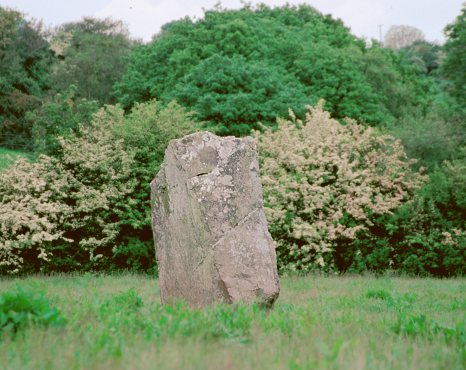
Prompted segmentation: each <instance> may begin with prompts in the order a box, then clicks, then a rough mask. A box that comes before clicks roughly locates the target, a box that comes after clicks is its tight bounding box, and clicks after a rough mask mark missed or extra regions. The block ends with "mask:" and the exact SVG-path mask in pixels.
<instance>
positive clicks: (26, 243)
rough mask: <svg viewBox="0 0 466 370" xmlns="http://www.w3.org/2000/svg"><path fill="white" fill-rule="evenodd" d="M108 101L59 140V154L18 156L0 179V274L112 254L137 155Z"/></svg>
mask: <svg viewBox="0 0 466 370" xmlns="http://www.w3.org/2000/svg"><path fill="white" fill-rule="evenodd" d="M118 120H123V111H122V110H120V109H118V108H113V107H107V108H105V109H101V110H100V111H99V112H98V113H96V114H95V116H94V119H93V122H92V124H91V125H90V126H88V127H82V128H81V129H80V130H79V132H78V133H76V134H75V135H72V136H70V137H69V138H66V139H64V138H62V139H61V140H60V142H61V156H60V157H48V156H40V157H39V159H38V161H37V162H35V163H28V162H27V161H25V160H19V161H18V162H16V164H15V165H14V166H12V167H10V168H9V169H7V170H6V171H5V172H4V173H2V177H1V179H0V193H1V194H2V199H1V202H0V230H1V233H0V272H2V273H5V272H8V273H17V272H20V271H28V270H33V271H37V270H40V269H42V270H45V271H48V270H60V271H69V270H76V269H82V268H90V267H91V266H94V265H96V262H97V261H98V260H99V259H101V258H104V257H106V258H108V257H110V256H111V255H112V248H113V246H114V243H115V241H116V240H117V237H118V236H119V231H120V221H119V219H120V215H122V214H123V211H124V208H123V205H124V204H126V203H127V200H126V198H128V197H129V196H130V194H131V193H132V190H133V188H134V183H135V179H134V178H132V175H131V163H132V155H131V154H129V153H127V152H126V151H125V148H124V145H123V142H122V141H121V140H115V138H114V136H113V135H112V131H111V127H112V126H113V125H114V124H115V122H116V121H118Z"/></svg>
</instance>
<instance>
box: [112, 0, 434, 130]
mask: <svg viewBox="0 0 466 370" xmlns="http://www.w3.org/2000/svg"><path fill="white" fill-rule="evenodd" d="M367 54H369V49H367V48H366V46H365V43H364V42H363V41H362V40H360V39H357V38H356V37H354V36H353V35H351V33H350V32H349V29H347V28H346V27H345V26H344V25H343V23H342V22H341V21H339V20H335V19H333V18H332V17H330V16H324V15H322V14H321V13H319V12H318V11H317V10H315V9H314V8H312V7H309V6H306V5H301V6H290V5H287V6H284V7H279V8H269V7H267V6H265V5H259V6H257V7H255V8H254V7H252V6H245V7H244V8H243V9H240V10H225V9H221V8H219V7H217V8H215V9H214V10H211V11H207V12H206V13H205V15H204V18H203V19H200V20H197V21H193V20H191V19H189V18H186V19H183V20H180V21H175V22H171V23H169V24H167V25H165V26H164V27H163V28H162V31H161V33H160V34H158V35H156V36H155V37H154V38H153V40H152V42H151V43H150V44H148V45H142V46H139V47H138V48H136V49H135V51H134V53H132V55H131V57H130V63H129V67H128V70H127V72H126V73H125V74H124V76H123V78H122V80H121V81H119V82H118V83H117V84H116V85H115V87H114V91H115V95H116V96H117V98H118V101H119V102H120V103H121V104H122V105H123V107H124V108H125V109H130V108H131V106H133V105H134V104H135V102H141V101H147V100H150V99H152V98H157V99H159V100H162V101H163V102H165V103H166V102H168V101H169V100H170V99H173V98H175V99H177V100H178V101H179V102H180V103H181V104H183V105H184V106H186V107H189V108H190V109H194V110H195V111H196V112H197V118H198V119H199V120H204V121H207V122H209V127H213V126H215V127H217V130H218V132H220V133H222V134H237V135H238V134H241V135H242V134H246V133H248V132H249V131H250V130H251V129H253V128H256V127H257V124H256V123H255V122H258V121H261V122H262V123H264V124H266V125H269V126H272V125H275V116H276V115H283V114H284V113H285V111H284V108H283V107H285V106H289V107H293V108H294V109H296V114H297V115H298V116H299V115H300V114H301V113H302V112H303V109H302V101H303V100H307V103H316V102H317V101H318V99H320V98H324V99H325V100H326V109H328V110H329V111H330V112H331V113H332V115H333V116H334V117H335V118H339V119H340V118H341V119H342V118H344V117H346V116H349V117H351V118H355V119H358V120H360V121H363V122H366V123H369V124H373V125H378V124H382V123H384V124H385V123H388V122H391V121H392V120H393V119H394V118H395V117H396V115H398V114H399V113H398V111H399V110H400V111H401V110H402V108H403V107H405V106H408V107H411V106H417V105H419V104H423V103H424V101H423V98H422V97H423V95H425V94H426V93H425V92H423V90H425V89H424V86H422V87H419V86H418V85H417V84H416V78H417V71H416V70H415V69H409V68H408V67H406V66H403V63H404V62H403V60H402V59H401V58H394V57H392V56H391V55H390V54H385V53H380V55H379V56H378V57H379V58H381V59H384V63H382V65H383V68H386V69H390V70H391V71H393V73H391V76H392V77H394V81H383V83H382V84H381V86H375V85H374V83H373V82H372V81H371V80H370V78H369V75H370V74H369V73H366V71H367V68H368V65H369V63H368V61H367V60H368V58H366V55H367ZM405 64H406V63H405ZM371 68H372V71H373V73H372V75H374V74H376V73H378V72H376V71H374V69H375V67H371ZM260 74H262V76H263V77H259V75H260ZM379 74H383V73H379ZM241 79H244V82H241ZM379 80H382V79H380V78H379ZM387 82H388V83H389V84H391V85H392V87H393V88H383V86H384V84H386V83H387ZM279 84H281V85H282V91H280V90H279V89H277V87H278V85H279ZM392 91H394V92H395V93H396V94H398V95H397V96H395V97H393V96H391V95H390V94H391V92H392ZM417 94H420V96H421V99H420V100H419V99H418V96H417ZM393 102H396V105H395V104H394V103H393ZM395 113H396V115H395Z"/></svg>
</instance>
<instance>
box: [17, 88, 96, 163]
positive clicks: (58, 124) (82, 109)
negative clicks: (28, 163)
mask: <svg viewBox="0 0 466 370" xmlns="http://www.w3.org/2000/svg"><path fill="white" fill-rule="evenodd" d="M97 109H98V104H97V102H96V101H88V100H86V99H82V98H77V97H76V88H75V87H74V85H71V86H70V88H69V89H68V91H65V92H64V93H62V94H60V93H59V94H57V95H55V96H53V97H51V98H50V99H48V100H45V101H44V102H43V103H42V104H41V105H40V106H39V107H37V108H36V109H34V110H32V111H30V112H28V114H27V115H26V120H27V121H28V122H31V126H32V140H33V145H34V149H35V151H36V152H38V153H43V154H51V155H53V154H58V152H59V150H60V143H59V139H58V138H59V137H67V136H69V135H70V134H71V133H72V132H76V130H78V126H80V125H81V126H83V125H84V126H86V125H89V124H90V122H91V120H92V115H93V114H94V113H95V112H96V111H97Z"/></svg>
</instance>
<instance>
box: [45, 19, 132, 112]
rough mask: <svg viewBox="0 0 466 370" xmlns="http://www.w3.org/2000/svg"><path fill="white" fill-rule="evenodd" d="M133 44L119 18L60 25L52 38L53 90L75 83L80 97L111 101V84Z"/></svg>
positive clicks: (65, 87) (124, 66) (101, 102)
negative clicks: (56, 58) (55, 58)
mask: <svg viewBox="0 0 466 370" xmlns="http://www.w3.org/2000/svg"><path fill="white" fill-rule="evenodd" d="M133 44H134V42H133V41H131V40H130V39H129V34H128V30H127V29H126V27H125V26H124V24H123V23H122V22H121V21H113V20H111V19H104V20H100V19H94V18H84V19H83V20H82V21H80V22H76V23H67V24H64V25H62V26H60V27H59V28H58V29H57V30H56V31H55V34H54V36H53V38H52V48H53V50H54V51H55V53H56V54H57V56H58V58H59V61H58V62H57V64H56V65H55V66H54V70H53V73H52V75H51V80H52V82H53V86H54V89H55V91H56V92H62V91H66V90H67V89H68V87H69V86H70V85H75V86H76V96H77V97H79V98H84V99H87V100H97V101H98V102H99V103H100V104H109V103H112V102H113V101H114V99H113V96H112V94H111V91H112V86H113V84H115V82H116V81H118V80H119V79H120V78H121V76H122V75H123V73H124V71H125V70H126V65H127V64H126V58H127V56H128V55H129V53H130V51H131V49H132V46H133Z"/></svg>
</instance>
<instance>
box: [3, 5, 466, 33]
mask: <svg viewBox="0 0 466 370" xmlns="http://www.w3.org/2000/svg"><path fill="white" fill-rule="evenodd" d="M463 1H464V0H297V1H295V0H288V1H279V0H263V1H247V2H248V3H252V4H256V3H265V4H267V5H269V6H281V5H284V4H286V3H287V2H288V3H290V4H302V3H305V4H309V5H311V6H313V7H314V8H316V9H317V10H319V11H321V12H322V13H324V14H332V15H333V17H334V18H340V19H342V20H343V22H344V23H345V25H346V26H347V27H350V28H351V32H352V33H353V34H355V35H356V36H359V37H364V38H366V39H369V40H370V39H371V38H375V39H379V25H382V34H385V32H386V31H387V30H388V29H389V28H390V26H392V25H407V26H413V27H416V28H419V29H420V30H422V31H423V32H424V34H425V35H426V39H427V40H429V41H437V42H443V41H444V36H443V28H444V27H445V26H446V25H447V24H448V23H451V22H452V21H453V20H454V19H455V18H456V17H457V16H458V15H459V14H460V11H461V5H462V3H463ZM217 2H218V0H0V5H1V6H5V7H9V8H14V9H16V10H19V11H21V12H23V13H25V14H26V15H27V16H28V17H32V18H36V19H41V20H42V21H43V22H44V24H45V25H46V26H57V25H59V24H62V23H65V22H71V21H78V20H80V19H82V18H83V17H84V16H94V17H99V18H105V17H112V18H114V19H118V20H122V21H124V22H125V23H126V24H127V25H128V27H129V30H130V33H131V36H132V37H134V38H139V39H143V40H144V41H149V40H150V39H151V37H152V36H153V35H154V34H156V33H157V32H158V31H159V30H160V27H161V26H162V25H163V24H165V23H167V22H170V21H173V20H176V19H180V18H183V17H185V16H190V17H197V18H199V17H202V15H203V9H212V7H213V6H214V5H215V3H217ZM221 4H222V6H223V7H225V8H240V7H242V5H241V1H240V0H223V1H221Z"/></svg>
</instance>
